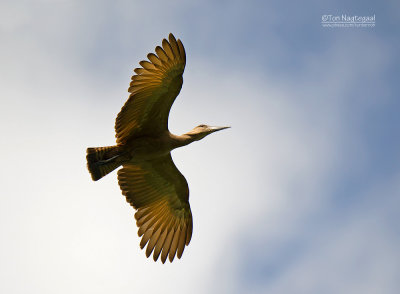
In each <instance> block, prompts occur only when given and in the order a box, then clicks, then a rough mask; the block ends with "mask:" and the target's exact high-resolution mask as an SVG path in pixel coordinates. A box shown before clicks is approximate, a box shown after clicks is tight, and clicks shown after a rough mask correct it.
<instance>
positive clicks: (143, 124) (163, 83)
mask: <svg viewBox="0 0 400 294" xmlns="http://www.w3.org/2000/svg"><path fill="white" fill-rule="evenodd" d="M162 47H163V48H161V47H159V46H157V47H156V53H157V55H155V54H153V53H150V54H149V55H148V58H149V60H150V62H148V61H141V62H140V65H141V66H142V68H137V69H135V72H136V75H134V76H133V77H132V82H131V84H130V87H129V89H128V91H129V92H130V93H131V95H130V97H129V99H128V101H127V102H126V103H125V105H124V106H123V107H122V109H121V112H120V113H119V114H118V116H117V119H116V124H115V129H116V137H117V145H115V146H108V147H97V148H88V149H87V156H86V158H87V162H88V164H87V165H88V169H89V172H90V173H91V176H92V179H93V180H95V181H97V180H99V179H100V178H102V177H103V176H105V175H107V174H108V173H110V172H111V171H113V170H115V169H116V168H118V167H120V166H122V169H120V170H119V171H118V182H119V185H120V187H121V190H122V193H123V194H124V195H125V196H126V199H127V201H128V202H129V203H130V204H131V205H132V206H133V207H134V208H135V209H137V212H136V214H135V218H136V220H137V225H138V227H139V232H138V234H139V236H142V241H141V243H140V246H141V248H143V247H144V246H146V244H147V248H146V255H147V256H150V255H151V253H152V252H153V258H154V260H155V261H156V260H157V259H158V257H159V256H160V255H161V260H162V262H163V263H164V262H165V260H166V258H167V257H169V260H170V261H171V262H172V260H173V259H174V257H175V254H176V255H177V256H178V258H180V257H181V255H182V253H183V250H184V247H185V245H186V246H187V245H188V244H189V242H190V239H191V235H192V214H191V211H190V205H189V188H188V185H187V182H186V179H185V178H184V176H183V175H182V174H181V173H180V172H179V170H178V169H177V168H176V166H175V164H174V162H173V161H172V158H171V153H170V152H171V151H172V150H173V149H175V148H178V147H182V146H185V145H187V144H190V143H191V142H193V141H197V140H200V139H202V138H204V137H205V136H207V135H208V134H211V133H213V132H216V131H218V130H222V129H225V128H226V127H210V126H207V125H199V126H197V127H195V128H194V129H193V130H191V131H189V132H187V133H186V134H183V135H180V136H178V135H174V134H172V133H170V132H169V130H168V115H169V110H170V108H171V106H172V103H173V102H174V100H175V98H176V96H177V95H178V94H179V92H180V89H181V87H182V82H183V78H182V74H183V71H184V68H185V64H186V55H185V50H184V48H183V45H182V43H181V41H180V40H176V39H175V37H174V36H173V35H172V34H170V35H169V42H168V41H167V40H165V39H164V40H163V42H162Z"/></svg>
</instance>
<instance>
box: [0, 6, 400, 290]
mask: <svg viewBox="0 0 400 294" xmlns="http://www.w3.org/2000/svg"><path fill="white" fill-rule="evenodd" d="M342 14H347V15H358V16H371V15H375V20H376V26H375V27H373V28H326V27H322V26H321V18H322V16H323V15H342ZM399 19H400V5H399V2H398V1H394V0H392V1H385V3H383V2H379V1H352V2H351V3H349V2H348V1H344V0H343V1H325V3H324V4H322V2H321V1H312V0H306V1H301V2H295V1H292V2H291V1H285V0H284V1H277V0H273V1H219V2H218V3H216V1H211V0H210V1H196V2H195V1H180V0H170V1H161V0H159V1H133V0H117V1H104V0H101V1H94V0H88V1H78V0H34V1H31V0H26V1H24V0H20V1H11V0H2V1H1V2H0V42H1V46H0V62H1V63H0V64H1V66H0V83H1V84H0V122H1V123H0V131H1V135H2V139H1V145H0V148H1V153H2V154H3V158H2V168H1V169H0V179H1V188H0V189H1V190H0V236H1V241H0V249H1V250H0V260H1V262H0V292H1V293H34V294H35V293H121V294H122V293H141V292H145V293H161V292H162V293H185V292H186V293H271V294H289V293H307V294H309V293H316V294H317V293H363V294H372V293H389V294H391V293H398V289H399V288H400V251H399V248H400V226H399V223H400V214H399V212H398V211H399V207H400V192H399V191H400V136H399V128H400V116H399V114H398V113H399V110H400V97H399V92H400V91H399V90H400V86H399V83H398V79H399V75H400V70H399V69H400V59H399V51H400V39H399V29H400V28H399V23H398V21H399ZM170 32H173V33H174V34H175V36H176V37H177V38H180V39H181V40H182V41H183V43H184V45H185V48H186V52H187V67H186V71H185V75H184V85H183V89H182V91H181V94H180V96H179V97H178V99H177V100H176V102H175V104H174V106H173V108H172V110H171V116H170V130H171V131H172V132H174V133H177V134H181V133H184V132H186V131H188V130H190V129H191V128H192V127H194V126H195V125H198V124H200V123H207V124H211V125H231V126H232V129H230V130H227V131H223V132H220V133H217V134H214V135H211V136H209V137H207V138H206V139H204V140H203V141H201V142H196V143H193V144H192V145H189V146H187V147H185V148H182V149H178V150H175V151H174V152H173V158H174V161H175V163H176V165H177V166H178V168H179V169H180V170H181V172H182V173H183V174H184V175H185V177H186V179H187V180H188V182H189V186H190V191H191V194H190V202H191V207H192V212H193V217H194V231H193V238H192V241H191V243H190V245H189V247H187V248H186V250H185V253H184V254H183V257H182V259H181V260H175V261H174V263H172V264H170V263H166V264H164V265H163V264H161V263H154V262H153V261H152V260H151V259H147V258H146V257H145V255H144V252H143V251H141V250H140V248H139V238H138V237H137V233H136V232H137V228H136V224H135V221H134V217H133V216H134V211H133V209H132V208H131V207H130V206H129V205H128V204H127V203H126V201H125V200H124V197H123V196H122V195H121V192H120V189H119V187H118V184H117V181H116V173H115V172H113V173H112V174H110V175H108V176H107V177H105V178H104V179H102V180H101V181H99V182H92V181H91V179H90V175H89V173H88V172H87V170H86V162H85V149H86V147H89V146H106V145H112V144H114V142H115V140H114V129H113V128H114V119H115V117H116V115H117V113H118V112H119V110H120V108H121V106H122V105H123V103H124V102H125V100H126V98H127V97H128V93H127V88H128V84H129V81H130V76H131V75H132V70H133V68H134V67H137V65H138V62H139V61H140V60H142V59H144V58H145V57H146V54H147V53H149V52H152V51H153V50H154V47H155V46H156V45H159V44H160V42H161V40H162V38H164V37H167V36H168V33H170ZM139 291H141V292H139Z"/></svg>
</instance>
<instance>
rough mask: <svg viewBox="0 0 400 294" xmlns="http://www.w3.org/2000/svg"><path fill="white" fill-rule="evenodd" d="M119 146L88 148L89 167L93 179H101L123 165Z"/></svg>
mask: <svg viewBox="0 0 400 294" xmlns="http://www.w3.org/2000/svg"><path fill="white" fill-rule="evenodd" d="M118 149H119V148H118V146H107V147H94V148H88V149H86V160H87V167H88V169H89V172H90V175H91V176H92V179H93V181H97V180H100V179H101V178H102V177H104V176H105V175H107V174H109V173H110V172H112V171H113V170H114V169H116V168H117V167H119V166H120V165H121V161H120V160H118V158H119V150H118Z"/></svg>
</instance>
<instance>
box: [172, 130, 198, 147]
mask: <svg viewBox="0 0 400 294" xmlns="http://www.w3.org/2000/svg"><path fill="white" fill-rule="evenodd" d="M170 137H171V139H172V147H173V149H175V148H179V147H182V146H186V145H188V144H190V143H192V142H193V141H195V138H194V137H193V136H189V135H187V134H183V135H180V136H178V135H174V134H170Z"/></svg>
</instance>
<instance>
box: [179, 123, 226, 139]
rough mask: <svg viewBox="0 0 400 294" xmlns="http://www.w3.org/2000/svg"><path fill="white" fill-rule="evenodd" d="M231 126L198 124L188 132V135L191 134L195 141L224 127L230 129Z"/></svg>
mask: <svg viewBox="0 0 400 294" xmlns="http://www.w3.org/2000/svg"><path fill="white" fill-rule="evenodd" d="M228 128H230V127H212V126H208V125H198V126H197V127H195V128H194V129H193V130H191V131H190V132H188V133H186V135H188V136H190V137H191V138H193V139H194V140H195V141H198V140H201V139H203V138H204V137H205V136H207V135H209V134H211V133H214V132H217V131H220V130H224V129H228Z"/></svg>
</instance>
